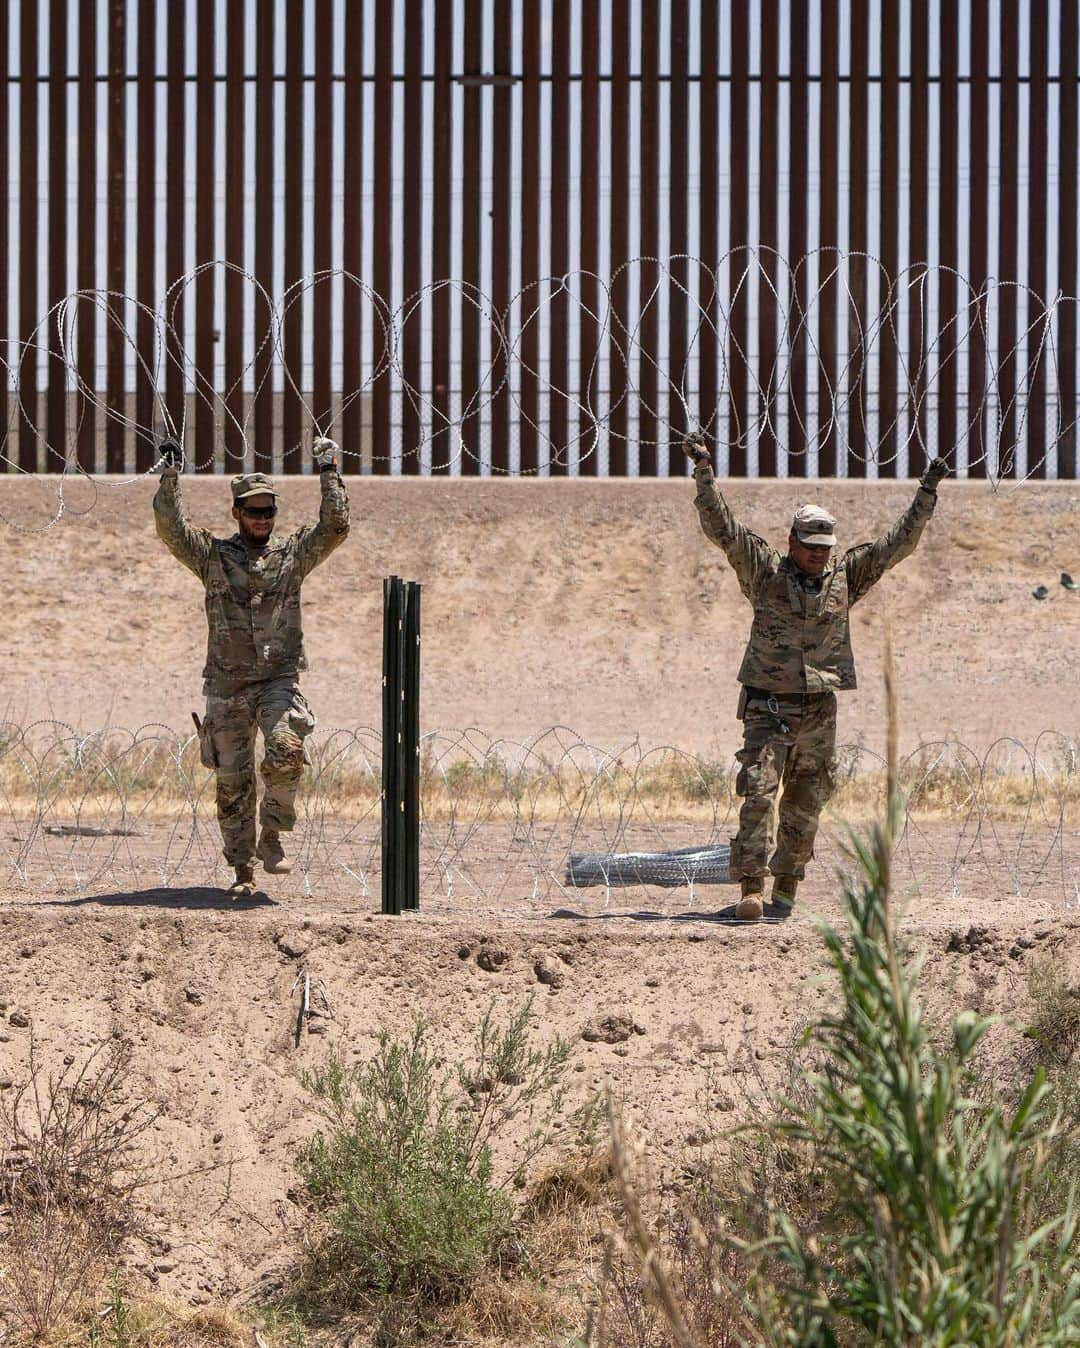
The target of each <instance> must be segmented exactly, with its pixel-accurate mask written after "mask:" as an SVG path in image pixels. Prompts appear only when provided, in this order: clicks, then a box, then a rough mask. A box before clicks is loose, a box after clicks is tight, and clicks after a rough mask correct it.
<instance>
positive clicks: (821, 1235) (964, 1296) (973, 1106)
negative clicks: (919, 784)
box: [613, 662, 1080, 1348]
mask: <svg viewBox="0 0 1080 1348" xmlns="http://www.w3.org/2000/svg"><path fill="white" fill-rule="evenodd" d="M888 664H889V662H887V665H888ZM886 684H887V687H886V691H887V700H888V703H889V706H890V710H891V708H892V706H893V701H892V696H891V688H890V687H889V678H888V675H887V676H886ZM889 732H890V733H889V757H888V764H889V767H888V790H887V806H886V811H885V815H884V818H883V820H882V821H880V822H879V823H878V824H876V825H874V826H873V827H872V828H871V830H870V831H869V833H868V835H867V836H866V837H864V838H860V837H858V836H856V835H854V834H852V835H851V837H850V844H849V846H850V852H851V855H852V858H853V860H854V861H855V862H856V866H857V874H856V876H855V877H853V878H852V879H851V880H849V881H848V882H847V883H846V884H845V895H844V896H845V901H846V912H847V929H846V931H844V932H840V931H837V930H835V929H834V928H832V927H830V926H828V925H825V924H823V925H822V927H821V931H822V936H823V939H824V942H825V946H826V950H827V952H828V956H829V959H830V962H831V964H832V967H833V969H834V971H835V974H836V977H837V980H838V983H839V1007H838V1010H837V1011H836V1012H835V1013H834V1014H831V1015H827V1016H825V1017H823V1018H821V1019H820V1020H819V1021H817V1022H816V1023H815V1024H814V1025H813V1026H812V1027H811V1029H810V1032H809V1035H808V1040H809V1046H810V1048H811V1050H812V1059H813V1060H814V1061H815V1063H816V1065H814V1066H811V1067H808V1068H807V1069H806V1074H807V1084H808V1085H809V1087H810V1090H809V1092H808V1098H805V1099H800V1100H799V1101H798V1102H795V1103H792V1102H789V1103H788V1104H787V1105H786V1107H785V1109H784V1110H783V1112H782V1114H781V1117H780V1119H779V1121H778V1122H777V1123H775V1124H774V1125H772V1128H771V1130H770V1131H771V1134H772V1136H773V1137H774V1139H775V1141H776V1144H777V1145H778V1146H784V1145H794V1146H796V1147H800V1148H805V1149H806V1151H807V1153H808V1154H809V1155H810V1156H812V1157H813V1161H814V1164H815V1165H816V1166H817V1167H818V1169H819V1172H820V1175H821V1179H822V1183H823V1185H824V1187H825V1190H826V1192H827V1195H828V1202H827V1203H826V1204H825V1205H824V1208H823V1213H822V1216H823V1218H824V1220H823V1221H822V1222H820V1223H818V1224H816V1225H814V1226H810V1225H808V1224H807V1223H806V1221H805V1214H804V1213H799V1212H791V1211H788V1210H787V1209H786V1208H785V1207H784V1206H783V1205H782V1204H781V1205H780V1206H778V1207H777V1208H775V1209H774V1210H773V1211H772V1212H771V1213H770V1214H769V1215H768V1218H767V1225H766V1229H765V1231H764V1232H763V1233H762V1235H761V1236H760V1238H758V1239H739V1238H736V1237H731V1238H730V1239H731V1244H732V1247H733V1248H735V1249H736V1250H737V1251H738V1252H739V1253H740V1254H741V1256H742V1257H743V1259H744V1260H745V1261H746V1273H747V1276H748V1281H749V1291H748V1293H747V1294H746V1296H745V1298H744V1305H745V1306H746V1307H747V1309H748V1311H749V1312H750V1313H751V1317H752V1320H753V1330H752V1334H751V1337H752V1339H753V1340H754V1341H757V1342H764V1343H768V1344H773V1345H778V1346H779V1345H786V1348H832V1346H833V1345H838V1344H852V1345H864V1344H865V1345H871V1344H873V1345H890V1346H895V1348H901V1346H903V1348H916V1345H918V1348H945V1346H946V1345H961V1344H963V1345H973V1346H977V1348H984V1346H985V1348H1006V1345H1009V1346H1010V1348H1012V1346H1014V1345H1015V1346H1017V1348H1019V1346H1021V1345H1023V1348H1056V1346H1057V1345H1059V1344H1061V1345H1064V1344H1074V1343H1080V1264H1078V1258H1077V1255H1078V1245H1077V1221H1076V1213H1075V1208H1074V1203H1073V1196H1072V1193H1071V1191H1070V1192H1069V1193H1068V1194H1067V1195H1066V1196H1065V1197H1064V1199H1063V1201H1062V1202H1061V1204H1060V1206H1059V1207H1058V1208H1057V1210H1056V1211H1051V1212H1049V1213H1048V1212H1047V1211H1046V1208H1045V1194H1046V1191H1045V1185H1044V1179H1045V1173H1046V1168H1047V1165H1048V1162H1049V1159H1050V1158H1051V1157H1052V1156H1053V1155H1054V1148H1055V1144H1056V1142H1057V1140H1058V1135H1059V1127H1058V1120H1057V1115H1056V1113H1055V1111H1054V1108H1053V1105H1052V1101H1051V1099H1050V1095H1049V1091H1048V1086H1047V1082H1046V1079H1045V1074H1044V1071H1043V1069H1042V1068H1038V1069H1037V1070H1036V1071H1035V1074H1034V1076H1033V1077H1032V1079H1031V1080H1030V1082H1028V1083H1027V1084H1026V1085H1025V1086H1023V1087H1022V1088H1021V1089H1020V1090H1019V1092H1018V1093H1017V1095H1016V1098H1015V1101H1014V1102H1013V1103H1012V1104H1011V1105H1009V1106H1004V1105H1002V1104H1001V1103H1000V1102H999V1101H998V1100H996V1099H995V1098H994V1097H993V1096H989V1097H987V1095H986V1093H983V1094H981V1095H980V1094H979V1093H978V1092H976V1091H975V1090H974V1086H975V1084H976V1083H975V1079H974V1061H973V1055H974V1053H975V1050H976V1048H977V1046H978V1044H979V1042H980V1040H981V1039H982V1038H983V1036H984V1035H985V1033H986V1031H987V1029H988V1027H989V1022H988V1021H986V1020H984V1019H981V1018H979V1017H978V1016H976V1015H974V1014H973V1013H972V1012H970V1011H965V1012H963V1013H961V1014H960V1015H959V1016H957V1017H956V1018H955V1020H954V1021H953V1024H952V1027H951V1034H950V1036H949V1039H948V1042H947V1043H945V1044H944V1045H936V1044H935V1042H934V1040H933V1038H932V1036H931V1034H930V1031H929V1029H928V1026H927V1023H926V1021H925V1019H924V1016H923V1012H922V1009H921V1007H920V1005H919V1002H918V1000H917V998H916V996H915V985H916V981H917V978H918V972H919V962H918V961H917V960H910V959H908V958H906V957H905V955H904V954H903V952H902V950H901V947H900V943H899V942H898V939H897V937H896V933H895V930H894V926H893V918H892V911H891V910H892V875H891V869H892V849H893V841H894V838H895V836H896V834H897V831H898V829H899V828H900V826H901V822H902V817H903V811H902V805H901V801H900V796H899V792H898V790H897V773H896V762H897V755H896V722H895V716H894V715H890V726H889ZM614 1125H615V1126H614V1129H613V1151H614V1154H615V1158H616V1173H617V1175H618V1176H619V1177H620V1181H621V1185H622V1189H623V1194H624V1200H625V1207H626V1212H627V1222H626V1239H627V1242H628V1244H629V1245H630V1246H631V1247H632V1248H633V1250H634V1251H635V1253H636V1255H637V1258H638V1260H639V1264H640V1268H641V1271H642V1282H643V1286H644V1289H645V1291H646V1293H647V1294H648V1295H649V1296H650V1298H651V1299H652V1301H653V1303H654V1304H655V1305H657V1306H658V1307H659V1308H660V1309H661V1311H662V1312H663V1314H664V1318H665V1322H666V1325H667V1329H668V1333H669V1341H670V1342H673V1343H678V1344H680V1345H682V1348H691V1345H694V1344H696V1343H697V1342H699V1340H697V1338H696V1337H695V1335H694V1332H693V1329H692V1326H691V1325H690V1323H689V1321H688V1318H687V1314H686V1306H685V1303H684V1302H683V1301H682V1300H681V1298H680V1296H679V1294H678V1287H677V1282H676V1280H675V1279H674V1278H673V1276H672V1275H671V1274H670V1273H669V1271H668V1270H667V1269H666V1268H665V1267H664V1265H663V1262H662V1261H661V1260H660V1259H659V1258H658V1255H657V1250H656V1248H655V1245H654V1243H653V1242H652V1239H651V1235H650V1232H649V1230H648V1225H647V1223H646V1222H645V1220H644V1218H643V1217H642V1216H641V1211H640V1207H639V1206H638V1205H637V1201H636V1196H635V1195H634V1194H633V1192H632V1181H631V1177H630V1175H629V1167H628V1163H627V1159H626V1148H625V1143H624V1142H623V1139H622V1134H621V1131H620V1129H619V1127H618V1120H617V1119H616V1120H614ZM800 1218H802V1220H800Z"/></svg>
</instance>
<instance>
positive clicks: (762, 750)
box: [683, 432, 949, 921]
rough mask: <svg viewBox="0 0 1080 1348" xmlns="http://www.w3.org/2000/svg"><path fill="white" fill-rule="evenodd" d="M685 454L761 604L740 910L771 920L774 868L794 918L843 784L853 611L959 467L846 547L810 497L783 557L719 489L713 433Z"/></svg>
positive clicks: (779, 896) (915, 534) (690, 443)
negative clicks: (767, 899) (837, 783)
mask: <svg viewBox="0 0 1080 1348" xmlns="http://www.w3.org/2000/svg"><path fill="white" fill-rule="evenodd" d="M683 449H684V451H685V453H686V455H687V457H688V458H689V459H690V460H691V462H692V463H693V465H694V469H693V472H694V481H695V483H696V484H697V496H696V499H695V502H694V504H695V505H696V506H697V510H698V515H699V517H700V520H701V527H702V529H703V530H704V532H705V536H706V537H707V538H708V539H709V540H710V542H712V543H715V544H716V546H717V547H719V548H721V549H722V550H723V551H724V553H725V555H726V556H727V559H728V561H729V562H730V563H731V566H732V568H733V570H734V572H735V575H736V577H737V579H738V582H739V588H740V589H741V590H742V592H743V595H744V596H745V597H746V599H748V600H749V602H750V604H751V606H752V608H753V622H752V625H751V629H750V639H749V641H748V643H747V646H746V652H745V654H744V656H743V660H742V665H741V666H740V668H739V673H738V680H739V683H740V685H741V689H740V695H739V708H738V713H737V714H738V717H739V719H740V720H741V721H742V723H743V747H742V749H741V750H740V751H739V753H738V755H737V757H738V761H739V765H740V770H739V774H738V778H737V780H736V788H735V789H736V792H737V794H738V795H739V796H740V797H741V798H742V806H741V808H740V811H739V828H738V833H737V835H736V836H735V837H734V838H733V839H732V842H731V869H732V874H733V875H734V876H736V877H737V878H738V879H739V883H740V888H741V897H740V901H739V903H738V905H737V906H736V909H735V914H736V916H737V917H739V918H743V919H746V920H749V921H756V920H757V919H759V918H760V917H762V915H763V913H764V893H765V877H766V875H769V874H771V875H772V877H773V884H772V895H771V898H772V902H773V905H774V915H775V916H776V917H777V918H780V919H783V918H785V917H787V916H788V914H789V913H790V912H791V909H792V906H793V904H794V902H795V894H796V890H797V889H798V885H799V881H800V880H801V879H802V878H803V877H804V875H805V871H806V865H807V863H808V862H809V861H810V859H811V857H812V856H813V854H814V839H815V836H816V834H817V827H818V820H819V818H820V815H821V811H822V809H823V808H824V806H825V803H826V801H827V800H828V799H829V797H830V795H831V794H832V792H833V789H834V778H835V752H836V694H837V693H838V692H844V691H847V690H849V689H853V688H854V687H855V659H854V656H853V654H852V649H851V632H850V619H849V613H850V609H851V606H852V604H855V603H857V602H858V601H859V600H860V599H861V598H862V597H863V596H864V595H865V594H866V593H867V591H868V590H869V589H870V588H871V587H872V586H873V585H875V584H876V583H877V582H878V581H879V580H880V579H881V577H882V576H883V575H884V574H885V572H886V571H888V570H889V568H890V567H893V566H895V565H896V564H897V562H900V561H902V560H903V559H904V558H905V557H907V556H909V555H910V554H911V553H912V552H913V551H914V550H915V547H916V545H917V544H918V542H919V539H920V538H921V536H922V532H923V529H924V527H925V525H926V522H927V520H928V519H929V518H930V516H931V514H932V513H933V510H934V506H935V505H936V504H937V488H938V485H939V484H940V483H941V482H942V481H943V480H944V478H945V477H946V476H947V474H948V472H949V467H948V464H947V463H946V462H945V460H944V459H941V458H937V459H934V460H933V461H932V462H931V463H930V464H929V465H928V466H927V468H926V471H925V472H924V474H923V476H922V479H921V480H920V482H919V487H918V490H917V491H916V493H915V499H914V500H913V501H912V503H911V505H910V506H909V507H908V508H907V510H905V511H904V513H903V514H902V515H901V516H900V518H899V519H898V520H897V521H896V522H895V523H894V524H893V525H892V527H891V528H889V529H888V530H886V532H885V533H883V534H882V535H881V537H880V538H878V539H877V540H876V541H875V542H873V543H862V544H860V545H858V546H857V547H853V548H848V549H847V551H846V552H843V553H839V554H837V553H836V552H835V551H834V549H835V548H836V546H837V538H836V534H835V532H834V530H835V528H836V520H835V519H834V517H833V516H832V515H830V514H829V512H828V511H827V510H824V509H823V508H822V507H821V506H819V505H810V504H807V505H802V506H800V507H799V509H798V510H796V512H795V517H794V519H793V520H792V522H791V527H790V530H789V533H788V539H787V551H786V552H785V553H780V552H778V551H776V550H775V549H773V548H771V547H770V546H769V545H768V544H767V543H766V542H765V540H764V539H763V538H760V537H758V535H757V534H755V533H752V532H751V530H749V529H748V528H747V527H746V526H745V525H744V524H741V523H740V522H739V521H738V520H737V519H736V518H735V516H734V514H733V513H732V511H731V508H730V506H729V505H728V503H727V501H726V500H725V499H724V496H723V494H722V492H721V491H720V489H719V488H718V486H717V485H716V480H715V478H714V477H713V469H712V457H711V455H710V454H709V451H708V447H707V446H706V444H705V442H704V439H703V438H702V436H701V435H700V434H698V433H696V432H695V433H691V434H690V435H688V436H687V437H686V439H685V441H684V443H683ZM781 787H782V788H783V790H782V794H781V795H780V800H779V811H778V815H779V819H778V826H777V830H776V846H775V849H773V848H772V831H773V813H774V806H775V805H776V798H777V794H778V792H780V789H781ZM770 850H771V855H770Z"/></svg>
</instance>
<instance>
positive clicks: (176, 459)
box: [158, 437, 184, 477]
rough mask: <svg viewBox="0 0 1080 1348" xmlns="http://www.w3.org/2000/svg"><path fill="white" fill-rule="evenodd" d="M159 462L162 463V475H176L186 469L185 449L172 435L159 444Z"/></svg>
mask: <svg viewBox="0 0 1080 1348" xmlns="http://www.w3.org/2000/svg"><path fill="white" fill-rule="evenodd" d="M158 456H159V458H158V462H159V463H160V464H161V465H162V467H161V476H162V477H176V475H177V474H178V473H182V472H183V471H184V451H183V448H182V447H181V445H180V444H179V442H178V441H176V440H173V439H172V438H171V437H170V438H169V439H167V440H162V442H161V444H160V445H159V446H158Z"/></svg>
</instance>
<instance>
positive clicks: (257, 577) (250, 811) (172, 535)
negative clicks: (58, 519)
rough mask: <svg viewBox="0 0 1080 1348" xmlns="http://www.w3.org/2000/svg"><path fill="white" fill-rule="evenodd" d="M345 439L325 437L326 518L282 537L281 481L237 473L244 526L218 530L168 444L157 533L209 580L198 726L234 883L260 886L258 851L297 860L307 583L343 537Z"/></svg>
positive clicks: (237, 514)
mask: <svg viewBox="0 0 1080 1348" xmlns="http://www.w3.org/2000/svg"><path fill="white" fill-rule="evenodd" d="M336 448H337V447H336V446H335V445H334V443H333V441H331V440H316V442H315V452H316V462H317V463H318V467H319V484H320V487H321V490H322V507H321V509H320V511H319V522H318V524H313V525H306V526H305V527H304V528H302V529H298V530H297V531H296V532H295V533H294V534H290V535H289V536H288V537H287V538H278V539H272V538H271V535H272V533H273V531H274V518H275V516H276V514H277V500H278V495H279V493H278V490H277V488H276V487H275V486H274V483H273V481H272V479H271V478H269V477H267V476H266V475H265V474H264V473H245V474H241V475H240V476H239V477H234V478H233V480H232V500H233V508H232V514H233V519H235V520H236V522H237V532H236V533H235V534H233V536H232V537H231V538H215V537H213V535H211V534H210V533H208V532H207V530H205V529H199V528H196V527H195V526H193V525H191V524H189V522H188V520H187V516H186V515H185V513H184V505H183V500H182V499H181V494H180V479H179V477H178V475H177V468H178V466H179V465H180V464H181V463H182V457H183V456H182V453H181V450H180V447H179V446H178V445H176V444H175V443H172V442H168V443H166V444H165V445H163V446H162V457H163V459H164V460H165V463H166V467H165V468H164V469H163V471H162V474H161V483H160V485H159V487H158V491H157V495H156V496H155V497H154V517H155V520H156V522H157V531H158V536H159V537H160V538H161V540H162V542H163V543H164V544H165V546H166V547H167V548H168V549H169V551H170V552H171V553H172V554H173V556H174V557H175V558H176V559H177V560H178V561H180V562H183V564H184V565H185V566H186V567H187V568H188V569H189V570H190V571H193V572H194V573H195V575H196V576H198V578H199V580H201V581H202V583H203V586H204V587H205V589H206V618H207V622H208V624H209V629H210V630H209V638H208V642H207V654H206V667H205V668H204V670H203V680H204V683H203V691H204V692H205V694H206V716H205V719H204V720H203V722H202V726H201V728H200V732H199V744H200V752H201V756H202V761H203V763H204V764H205V765H206V766H207V767H209V768H213V769H214V772H215V773H216V776H217V815H218V822H219V824H220V826H221V836H222V839H223V841H224V844H225V849H224V850H225V859H226V860H227V861H228V862H229V864H230V865H231V866H233V867H234V869H235V871H236V879H235V882H234V884H233V886H232V892H233V893H237V894H240V893H245V892H250V891H251V890H252V889H253V888H254V880H255V872H254V869H253V860H254V858H255V857H258V858H259V860H260V861H261V862H262V864H263V869H264V870H266V871H268V872H269V873H270V874H271V875H283V874H286V873H287V872H288V871H289V870H291V869H292V866H291V863H290V861H289V860H288V858H287V857H286V856H285V851H284V847H283V845H282V841H281V835H282V834H283V833H287V832H288V831H289V830H290V829H291V828H292V827H293V825H294V824H295V822H296V808H295V801H296V790H297V786H298V785H299V782H300V777H301V774H302V773H303V770H304V762H305V749H304V740H305V739H306V738H307V736H308V735H309V734H310V733H311V731H312V729H313V728H314V726H315V716H314V714H313V713H312V710H311V708H310V707H309V706H308V704H307V701H306V699H305V698H304V695H303V693H301V691H300V687H299V676H300V672H301V670H304V669H306V668H307V660H306V657H305V655H304V637H303V631H302V629H301V621H300V587H301V585H302V583H303V581H304V578H305V577H306V576H307V575H308V573H309V572H310V571H311V570H312V569H313V568H314V567H316V566H318V565H319V563H320V562H322V561H325V559H326V558H327V557H329V555H330V554H331V553H332V552H333V551H334V549H335V548H336V547H338V546H340V544H341V543H343V542H344V541H345V536H346V535H347V534H348V532H349V500H348V497H347V496H346V494H345V486H344V483H343V482H342V480H341V476H340V474H339V473H338V470H337V462H336V457H335V452H336ZM256 728H258V729H260V730H261V731H262V734H263V741H264V745H265V751H266V752H265V757H264V758H263V761H262V765H261V773H262V779H263V785H264V792H263V799H262V807H261V810H260V815H259V822H260V826H261V829H260V833H259V838H258V841H257V842H256V838H255V802H256V791H255V732H256Z"/></svg>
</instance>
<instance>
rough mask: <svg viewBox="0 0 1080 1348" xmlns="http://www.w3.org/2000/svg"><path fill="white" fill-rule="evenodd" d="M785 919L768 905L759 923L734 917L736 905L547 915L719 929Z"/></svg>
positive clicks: (569, 910)
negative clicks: (691, 924) (708, 924)
mask: <svg viewBox="0 0 1080 1348" xmlns="http://www.w3.org/2000/svg"><path fill="white" fill-rule="evenodd" d="M787 916H788V914H786V913H783V912H782V910H781V909H779V908H778V907H777V906H776V905H775V904H772V903H767V904H766V905H765V912H764V915H763V916H762V918H761V919H760V921H759V922H747V921H745V920H744V919H743V918H741V917H736V916H735V905H734V904H733V903H732V904H729V905H728V907H726V908H718V909H717V910H716V911H715V912H712V913H709V912H705V911H703V910H701V909H692V910H689V911H686V912H682V913H658V912H655V911H654V910H652V909H650V908H640V909H638V910H637V912H630V911H628V910H626V909H619V910H616V911H615V912H604V913H579V912H577V911H575V910H574V909H573V908H556V909H555V911H554V912H553V913H549V914H548V917H550V918H568V919H571V920H572V921H574V922H619V921H621V922H711V923H715V924H716V925H718V926H722V927H756V926H759V925H760V923H761V922H774V923H778V922H782V921H784V919H785V918H786V917H787Z"/></svg>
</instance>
